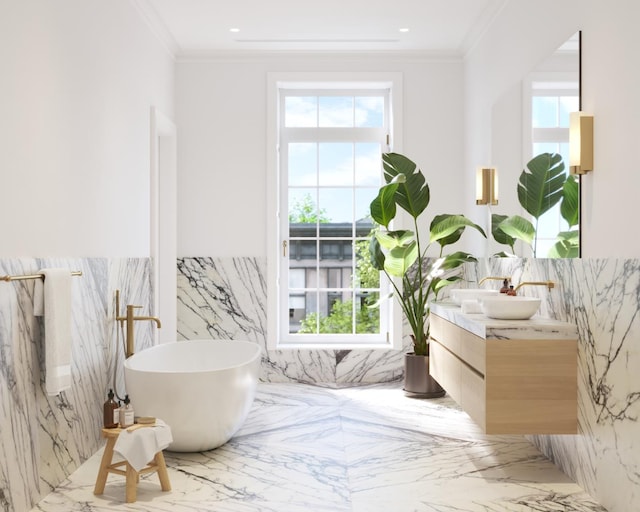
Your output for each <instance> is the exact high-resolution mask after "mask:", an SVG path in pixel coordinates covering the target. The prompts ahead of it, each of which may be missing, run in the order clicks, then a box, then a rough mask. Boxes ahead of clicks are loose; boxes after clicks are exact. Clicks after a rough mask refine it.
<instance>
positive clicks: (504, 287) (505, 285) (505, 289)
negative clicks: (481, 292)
mask: <svg viewBox="0 0 640 512" xmlns="http://www.w3.org/2000/svg"><path fill="white" fill-rule="evenodd" d="M512 288H513V287H512ZM508 291H509V280H508V279H505V280H504V281H502V288H500V293H507V292H508Z"/></svg>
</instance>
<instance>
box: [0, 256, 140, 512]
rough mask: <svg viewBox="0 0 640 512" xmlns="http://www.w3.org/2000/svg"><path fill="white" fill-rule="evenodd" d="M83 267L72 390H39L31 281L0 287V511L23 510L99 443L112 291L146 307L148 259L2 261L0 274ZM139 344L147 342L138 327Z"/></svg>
mask: <svg viewBox="0 0 640 512" xmlns="http://www.w3.org/2000/svg"><path fill="white" fill-rule="evenodd" d="M45 267H62V268H68V269H69V270H70V271H72V270H81V271H82V273H83V275H82V276H81V277H74V278H73V279H72V332H71V336H72V369H71V371H72V385H71V389H69V390H67V391H64V392H62V393H60V394H59V395H58V396H55V397H50V396H47V394H46V393H45V391H44V376H45V375H44V367H45V361H44V346H45V345H44V344H45V343H46V333H44V329H43V320H42V318H36V317H34V316H33V289H34V283H35V281H33V280H25V281H11V282H5V281H2V282H0V510H3V512H17V511H23V510H29V509H30V508H31V507H32V506H33V504H34V503H36V502H37V501H38V500H39V499H40V498H41V497H42V496H43V495H44V494H46V493H48V492H50V491H51V490H52V489H53V488H55V487H56V486H57V485H58V484H59V483H60V482H61V481H62V480H64V478H66V477H67V476H68V475H69V474H70V473H71V472H72V471H73V470H75V468H76V467H78V466H79V465H80V464H81V463H82V462H84V461H85V460H86V459H87V458H89V457H90V456H91V455H93V454H94V453H95V451H96V450H97V449H98V447H99V446H100V445H101V443H102V440H101V436H100V428H101V426H102V403H103V402H104V400H105V396H106V391H107V388H108V387H109V385H110V384H109V382H108V381H110V374H111V372H112V370H113V368H114V363H113V359H114V352H115V339H114V337H113V336H114V334H115V328H114V326H115V321H114V320H113V319H112V318H113V317H112V312H113V307H112V305H111V302H112V297H113V290H114V289H115V288H116V287H118V286H121V287H123V288H125V289H127V291H129V289H131V291H132V292H135V293H131V296H132V297H133V298H134V299H135V300H136V301H137V302H138V303H139V304H149V301H150V297H151V290H150V262H149V261H148V260H147V259H123V260H107V259H105V258H77V259H46V258H44V259H42V258H20V259H0V275H24V274H33V273H36V272H37V271H38V269H40V268H45ZM139 339H140V341H141V345H142V346H148V345H149V344H150V343H151V338H150V336H149V331H148V329H147V330H142V331H141V332H140V337H139Z"/></svg>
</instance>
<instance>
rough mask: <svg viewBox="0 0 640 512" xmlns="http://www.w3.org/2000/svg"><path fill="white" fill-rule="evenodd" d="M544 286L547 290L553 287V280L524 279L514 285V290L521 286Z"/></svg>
mask: <svg viewBox="0 0 640 512" xmlns="http://www.w3.org/2000/svg"><path fill="white" fill-rule="evenodd" d="M527 285H530V286H546V287H547V289H548V290H549V291H551V289H552V288H554V287H555V283H554V282H553V281H524V282H522V283H520V284H519V285H518V286H516V289H515V291H516V292H517V291H518V290H519V289H520V288H521V287H523V286H527Z"/></svg>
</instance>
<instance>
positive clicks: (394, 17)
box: [133, 0, 508, 55]
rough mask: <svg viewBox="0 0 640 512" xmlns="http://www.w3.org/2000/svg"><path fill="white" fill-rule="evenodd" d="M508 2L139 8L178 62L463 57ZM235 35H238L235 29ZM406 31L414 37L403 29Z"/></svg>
mask: <svg viewBox="0 0 640 512" xmlns="http://www.w3.org/2000/svg"><path fill="white" fill-rule="evenodd" d="M507 1H508V0H321V1H318V0H316V1H313V2H312V1H309V0H133V2H134V4H135V5H136V6H137V7H138V8H139V10H140V11H141V12H142V13H143V15H144V16H145V18H146V19H147V21H148V22H149V23H150V24H151V25H152V27H153V28H154V30H155V31H156V32H157V33H158V35H159V36H161V37H162V39H163V40H164V41H165V42H166V43H167V45H168V46H169V47H170V48H171V50H172V51H173V52H174V53H175V54H176V55H197V54H207V53H227V52H238V51H240V52H242V51H244V52H247V51H249V52H257V51H277V52H282V51H323V52H326V51H331V52H344V51H348V52H354V51H355V52H358V51H367V52H370V51H385V52H386V51H400V52H425V53H432V54H442V55H463V54H464V53H466V52H467V51H468V50H469V48H471V47H472V46H473V44H474V43H475V41H476V40H477V39H478V37H479V36H480V35H481V34H482V32H483V31H484V30H485V29H486V27H487V26H488V25H489V23H490V22H491V20H492V19H493V17H494V16H495V15H496V14H497V12H498V11H499V10H500V9H501V8H502V6H503V5H504V4H505V3H506V2H507ZM232 28H236V29H238V31H237V32H231V31H230V29H232ZM406 28H408V29H409V31H408V32H401V31H400V29H406Z"/></svg>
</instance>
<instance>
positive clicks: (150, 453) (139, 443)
mask: <svg viewBox="0 0 640 512" xmlns="http://www.w3.org/2000/svg"><path fill="white" fill-rule="evenodd" d="M172 442H173V436H172V435H171V428H170V427H169V425H167V424H166V423H165V422H164V421H162V420H159V419H156V426H155V427H140V428H138V429H137V430H134V431H132V432H127V429H126V428H125V429H122V432H120V435H119V436H118V439H117V440H116V444H115V446H114V447H113V449H114V450H115V451H116V452H118V453H119V454H120V455H122V456H123V457H124V458H125V459H126V460H127V462H128V463H129V464H130V465H131V467H132V468H133V469H135V470H136V471H140V470H141V469H142V468H144V467H145V466H146V465H147V464H148V463H149V462H150V461H151V460H153V458H154V457H155V455H156V453H158V452H159V451H162V450H164V449H165V448H166V447H167V446H169V445H170V444H171V443H172Z"/></svg>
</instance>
